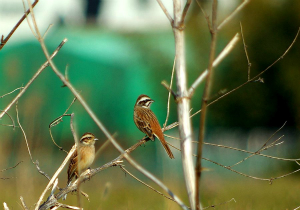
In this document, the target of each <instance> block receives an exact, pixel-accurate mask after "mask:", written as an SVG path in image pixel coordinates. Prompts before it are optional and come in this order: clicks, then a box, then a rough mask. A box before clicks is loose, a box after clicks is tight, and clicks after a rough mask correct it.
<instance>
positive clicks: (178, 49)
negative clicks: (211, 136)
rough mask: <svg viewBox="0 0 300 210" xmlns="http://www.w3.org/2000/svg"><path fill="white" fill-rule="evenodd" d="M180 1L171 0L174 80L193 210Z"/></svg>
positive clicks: (185, 168) (189, 124)
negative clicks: (173, 38) (174, 62)
mask: <svg viewBox="0 0 300 210" xmlns="http://www.w3.org/2000/svg"><path fill="white" fill-rule="evenodd" d="M181 8H182V7H181V0H173V9H174V22H173V32H174V37H175V56H176V79H177V96H178V97H177V102H178V107H177V112H178V122H179V135H180V138H181V139H182V140H181V150H182V153H181V157H182V166H183V173H184V178H185V184H186V188H187V192H188V197H189V201H190V206H191V209H195V206H196V204H195V184H194V183H195V169H194V164H193V156H192V153H193V152H192V126H191V121H190V114H189V110H190V99H189V97H188V90H187V78H186V64H185V43H184V31H183V27H182V24H183V23H182V12H181V10H182V9H181Z"/></svg>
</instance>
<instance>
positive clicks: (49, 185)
mask: <svg viewBox="0 0 300 210" xmlns="http://www.w3.org/2000/svg"><path fill="white" fill-rule="evenodd" d="M75 150H76V145H74V146H73V147H72V149H71V150H70V152H69V154H68V155H67V157H66V158H65V159H64V161H63V162H62V164H61V165H60V166H59V168H58V169H57V171H56V172H55V173H54V175H53V176H52V178H51V180H50V181H49V183H48V185H47V186H46V188H45V190H44V191H43V192H42V194H41V196H40V198H39V200H38V202H37V204H36V207H35V209H36V210H38V209H39V206H40V204H41V202H42V200H43V198H44V196H45V194H46V192H47V191H48V190H49V189H50V187H51V186H52V185H53V183H54V181H55V180H56V178H57V176H58V175H59V174H60V173H61V171H62V169H63V168H64V166H65V165H66V164H67V163H68V161H69V159H70V158H71V156H72V155H73V153H74V152H75ZM76 187H77V186H76Z"/></svg>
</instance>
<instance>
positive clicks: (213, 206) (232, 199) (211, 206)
mask: <svg viewBox="0 0 300 210" xmlns="http://www.w3.org/2000/svg"><path fill="white" fill-rule="evenodd" d="M231 201H234V202H235V203H236V200H235V199H234V198H231V199H230V200H229V201H226V202H223V203H218V204H214V205H210V206H207V207H204V208H201V209H202V210H204V209H208V208H215V207H217V206H221V205H224V204H227V203H229V202H231Z"/></svg>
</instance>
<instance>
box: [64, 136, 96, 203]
mask: <svg viewBox="0 0 300 210" xmlns="http://www.w3.org/2000/svg"><path fill="white" fill-rule="evenodd" d="M97 140H98V139H97V138H96V137H95V136H94V134H92V133H85V134H83V135H82V136H81V138H80V141H79V144H78V148H77V150H75V152H74V154H73V155H72V156H71V158H70V163H69V167H68V182H67V187H68V186H70V184H71V182H72V179H73V178H74V177H75V178H76V179H77V178H78V177H79V175H80V174H81V173H82V172H84V171H85V170H86V169H87V168H89V167H90V165H92V163H93V162H94V159H95V142H96V141H97ZM78 153H79V155H78ZM79 159H80V161H79ZM66 198H67V194H66V195H65V196H64V200H65V199H66Z"/></svg>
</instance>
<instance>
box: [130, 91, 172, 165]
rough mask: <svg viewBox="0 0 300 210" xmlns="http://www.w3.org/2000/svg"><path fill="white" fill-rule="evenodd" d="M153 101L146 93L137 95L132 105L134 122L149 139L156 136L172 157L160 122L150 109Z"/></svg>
mask: <svg viewBox="0 0 300 210" xmlns="http://www.w3.org/2000/svg"><path fill="white" fill-rule="evenodd" d="M153 102H154V101H153V100H152V99H151V98H150V97H149V96H147V95H140V96H139V97H138V99H137V100H136V103H135V106H134V116H133V120H134V123H135V125H136V126H137V127H138V129H140V131H142V132H143V133H145V134H146V135H147V136H148V137H149V138H150V139H151V140H154V139H155V137H157V138H158V139H159V140H160V142H161V144H162V145H163V147H164V149H165V150H166V152H167V154H168V155H169V157H170V158H171V159H173V158H174V155H173V153H172V151H171V149H170V148H169V146H168V144H167V142H166V140H165V138H164V135H163V132H162V129H161V127H160V124H159V122H158V120H157V118H156V116H155V114H154V113H153V112H152V111H151V109H150V105H151V103H153Z"/></svg>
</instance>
